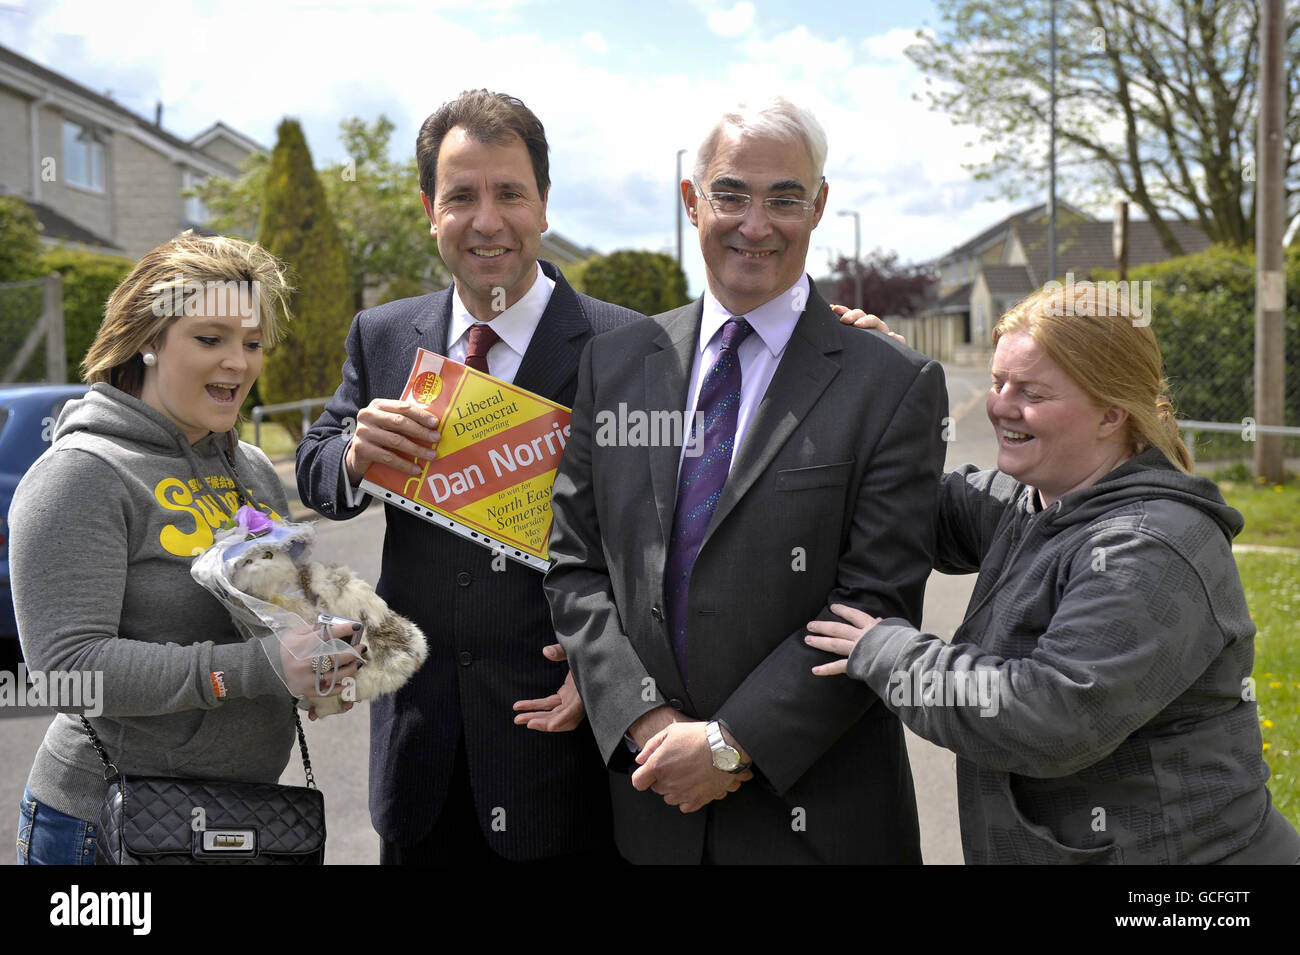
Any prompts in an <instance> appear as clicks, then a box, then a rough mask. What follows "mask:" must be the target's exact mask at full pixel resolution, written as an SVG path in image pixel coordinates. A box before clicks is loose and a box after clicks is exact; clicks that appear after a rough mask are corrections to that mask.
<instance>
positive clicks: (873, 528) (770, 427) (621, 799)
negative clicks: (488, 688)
mask: <svg viewBox="0 0 1300 955" xmlns="http://www.w3.org/2000/svg"><path fill="white" fill-rule="evenodd" d="M701 310H702V306H701V302H700V301H696V302H694V303H692V304H690V305H687V306H685V307H684V308H681V309H677V310H676V311H672V312H667V313H665V314H663V315H659V316H656V317H655V318H653V319H652V320H651V321H650V322H644V323H638V324H635V325H631V326H628V327H625V328H621V329H618V330H617V331H614V332H610V333H609V334H607V335H602V336H600V337H599V338H596V339H593V340H592V342H591V343H590V345H588V347H587V349H586V351H585V352H584V353H583V359H582V367H581V370H580V373H579V386H578V395H577V398H576V399H575V403H574V413H573V430H572V435H571V437H570V440H569V443H568V445H567V447H566V449H565V455H564V460H563V462H562V463H561V466H560V471H559V474H558V475H557V478H556V483H555V493H554V497H553V500H552V507H553V510H554V514H555V520H554V524H553V526H552V535H551V545H550V553H551V558H552V562H553V563H552V567H551V570H550V572H549V573H548V575H547V578H546V590H547V596H548V597H549V599H550V601H551V607H552V614H553V619H554V622H555V629H556V632H557V633H558V634H559V636H560V641H561V642H562V643H563V644H564V647H565V650H566V651H567V653H568V656H569V661H570V665H571V666H572V667H573V671H574V675H575V677H576V679H577V682H578V686H579V689H580V690H581V692H582V696H583V699H584V701H585V702H586V705H587V713H588V716H589V718H590V720H591V723H592V726H593V729H594V730H595V733H596V740H597V743H598V744H599V746H600V749H601V753H602V754H603V756H604V757H605V760H606V761H607V763H608V764H609V766H610V768H611V769H612V770H615V771H620V772H619V774H618V775H617V776H616V778H614V779H613V780H612V781H611V791H612V793H613V799H614V816H615V835H616V839H617V842H618V846H619V849H620V851H621V852H622V853H623V854H624V856H626V857H627V858H629V859H631V860H632V861H634V862H670V863H694V862H699V861H701V859H709V860H712V861H717V862H920V845H919V835H918V827H917V819H916V803H915V797H914V794H913V791H912V778H911V771H910V769H909V767H908V762H907V753H906V750H905V748H904V743H903V734H902V727H901V725H900V724H899V722H898V720H897V719H896V718H895V717H894V716H893V715H892V714H890V713H889V711H888V710H887V709H885V707H884V706H882V705H881V704H880V702H879V700H878V699H877V698H876V696H875V695H874V694H873V693H871V692H870V691H869V690H866V689H864V688H863V687H862V686H861V685H860V684H858V683H857V682H856V681H853V680H847V679H843V678H839V677H835V678H824V677H815V676H813V675H812V673H811V672H810V671H811V668H812V667H813V666H814V665H816V664H818V663H824V662H827V660H828V658H827V656H826V655H825V654H824V653H821V652H818V651H815V650H812V649H810V648H808V647H807V646H806V645H805V644H804V643H803V637H804V634H805V633H806V630H805V629H804V624H806V622H807V621H809V620H811V619H814V618H816V617H823V618H824V617H827V616H829V615H830V614H829V611H828V609H827V606H828V605H829V604H830V603H833V602H842V603H845V604H850V605H853V606H856V607H859V608H861V609H864V610H867V611H869V612H871V613H872V614H875V615H877V616H880V617H889V616H899V617H903V618H906V619H908V620H919V619H920V616H921V603H922V597H923V594H924V589H925V581H926V578H927V576H928V575H929V573H930V568H931V566H932V563H931V553H932V544H933V527H934V509H935V508H934V502H935V494H936V487H937V481H938V478H939V474H940V472H941V469H942V465H943V453H944V444H943V441H942V427H943V419H944V417H945V416H946V415H947V392H946V389H945V386H944V379H943V370H942V368H941V366H940V365H939V364H938V362H935V361H930V360H928V359H926V358H925V357H924V356H922V355H919V354H917V353H916V352H914V351H912V350H911V349H908V348H906V347H904V346H901V345H898V344H896V343H895V342H894V341H893V340H891V339H889V338H888V337H886V336H884V335H881V334H879V333H876V332H862V331H860V330H857V329H851V328H848V327H847V326H843V325H841V324H839V322H838V320H837V319H836V318H835V316H834V315H833V314H832V313H831V311H830V310H829V308H828V307H827V306H826V304H825V302H824V301H823V300H822V299H821V297H820V296H819V295H818V294H817V293H816V290H815V289H814V290H813V293H812V295H811V297H810V301H809V304H808V307H807V309H806V310H805V312H804V314H803V316H802V317H801V318H800V320H799V323H798V324H797V326H796V327H795V331H794V334H793V335H792V336H791V338H790V342H789V344H788V345H787V347H786V351H785V354H784V355H783V357H782V359H781V362H780V364H779V366H778V367H777V370H776V372H775V374H774V376H773V378H772V381H771V384H770V385H769V386H768V389H767V393H766V394H765V395H764V397H763V399H762V402H761V404H760V406H759V407H758V409H757V411H756V413H755V416H754V419H753V421H752V422H751V423H750V425H749V429H748V431H747V433H746V436H745V439H744V441H743V443H742V445H741V446H740V448H739V451H738V454H737V457H736V459H735V461H734V462H733V465H732V468H731V472H730V475H729V477H728V479H727V484H726V486H725V488H724V490H723V494H722V498H721V500H720V502H719V504H718V507H717V509H716V511H715V512H714V515H713V518H712V521H711V524H710V527H709V531H708V534H707V536H706V538H705V540H704V543H703V545H702V547H701V549H700V553H699V557H698V559H697V561H696V563H695V567H694V571H693V573H692V583H691V594H690V606H689V609H688V613H689V624H688V626H689V631H688V643H689V651H688V652H689V663H688V669H689V671H690V674H691V683H690V690H689V692H688V690H687V688H686V687H685V686H684V685H683V683H682V680H681V678H680V676H679V675H678V671H677V666H676V664H675V662H674V659H673V655H672V649H671V642H670V638H669V633H668V624H667V620H666V614H665V612H664V610H663V607H664V599H663V593H664V588H663V572H664V560H665V556H666V553H667V547H668V541H669V539H670V537H671V533H672V520H673V510H674V504H675V495H676V484H677V466H678V460H679V454H680V448H679V447H678V446H658V447H655V446H639V447H630V446H626V443H625V444H624V445H619V444H617V443H616V442H615V443H611V442H608V441H604V440H601V441H597V440H595V439H594V428H595V426H596V425H597V424H598V420H597V416H598V415H600V414H601V413H602V412H604V413H607V414H613V415H615V416H617V415H618V414H619V412H620V405H624V406H625V407H624V409H623V413H624V414H628V413H630V412H631V411H633V410H636V409H641V410H644V411H647V412H650V411H660V412H663V411H672V410H678V411H680V409H681V408H682V407H683V405H684V404H685V402H686V394H687V385H688V378H689V376H690V371H691V364H692V359H693V356H694V354H695V350H696V348H697V342H698V336H699V325H700V316H701ZM643 444H644V443H643ZM663 703H668V704H669V705H671V706H674V707H676V708H677V709H679V710H681V711H682V712H684V713H686V714H687V715H689V716H692V717H695V718H699V719H714V718H717V719H721V720H723V721H725V722H726V723H727V725H728V726H729V728H730V729H731V731H732V732H733V733H734V734H735V736H736V738H737V739H738V740H739V741H740V742H741V744H742V745H743V746H744V747H745V748H746V749H747V750H748V752H749V753H750V755H751V756H752V758H753V761H754V766H755V768H756V771H757V772H758V774H759V775H758V776H757V777H756V778H755V779H754V780H752V781H750V782H747V783H745V784H743V785H742V786H741V787H740V789H739V790H738V791H737V792H735V793H733V794H731V795H729V796H727V797H726V798H725V799H724V800H720V801H716V802H713V803H711V804H710V805H709V806H707V807H706V808H705V809H703V810H701V811H699V812H696V813H692V814H683V813H681V812H680V811H679V810H678V809H676V808H675V807H670V806H668V805H666V804H665V803H664V801H663V799H662V798H661V797H659V796H658V795H656V794H655V793H654V792H652V791H651V792H645V793H638V792H636V791H635V790H634V789H633V788H632V786H631V784H630V782H629V780H628V777H627V776H626V775H625V773H626V771H627V770H628V769H629V768H630V767H629V763H630V759H631V756H630V751H629V750H628V749H627V747H626V746H625V744H624V742H623V736H624V732H625V731H626V730H627V729H628V727H629V726H630V725H631V724H632V723H633V722H634V721H635V720H636V719H637V718H638V717H640V716H641V715H642V714H644V713H646V712H648V711H649V710H650V709H652V708H654V707H656V706H659V705H662V704H663Z"/></svg>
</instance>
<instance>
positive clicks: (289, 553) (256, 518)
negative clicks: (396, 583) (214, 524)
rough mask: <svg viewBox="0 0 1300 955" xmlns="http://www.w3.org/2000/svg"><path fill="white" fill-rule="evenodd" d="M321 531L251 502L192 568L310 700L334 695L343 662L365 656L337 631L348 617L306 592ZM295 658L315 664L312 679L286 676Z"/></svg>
mask: <svg viewBox="0 0 1300 955" xmlns="http://www.w3.org/2000/svg"><path fill="white" fill-rule="evenodd" d="M315 536H316V532H315V528H314V527H313V526H312V525H311V524H299V523H292V522H277V521H272V520H271V519H270V518H269V517H267V516H266V515H265V514H263V513H261V512H260V511H257V510H256V509H254V508H252V507H249V506H247V505H245V506H243V507H241V508H240V509H239V510H238V512H237V513H236V522H235V523H234V524H233V526H230V527H228V528H223V529H222V530H220V531H218V532H217V535H216V540H214V541H213V543H212V545H211V546H210V547H208V548H207V549H206V550H205V551H203V553H201V554H199V555H198V556H197V557H196V558H195V559H194V563H193V564H192V565H191V567H190V575H191V576H192V577H193V578H194V579H195V581H197V582H198V583H199V585H200V586H202V587H203V588H204V589H205V590H207V591H208V592H209V593H211V594H212V595H213V596H214V597H216V598H217V599H218V600H220V601H221V603H222V604H223V605H224V606H225V607H226V608H227V609H228V610H229V611H230V616H231V619H233V620H234V622H235V626H236V628H238V630H239V632H240V633H242V634H243V635H244V637H245V638H246V639H249V640H257V641H258V642H259V643H261V645H262V650H263V652H264V653H265V654H266V657H267V659H268V660H269V661H270V662H271V666H272V667H273V668H274V669H275V672H276V675H277V676H278V677H279V678H280V682H282V683H283V684H284V685H285V688H286V689H287V690H288V691H289V692H290V693H291V694H293V695H294V696H296V697H299V698H300V699H304V698H305V699H308V700H310V698H311V697H313V696H315V697H321V696H326V695H328V694H330V693H331V691H333V690H334V688H335V685H336V683H337V670H338V667H339V666H340V665H342V664H343V663H344V662H346V661H349V660H358V661H359V660H360V659H361V655H360V654H359V653H358V652H357V651H356V649H354V647H353V645H352V644H351V643H349V642H348V641H346V640H341V639H339V638H338V637H336V636H334V635H333V631H334V629H335V627H334V625H335V624H338V623H342V622H343V621H342V620H341V619H340V618H336V617H332V616H330V615H328V614H321V613H318V611H317V610H316V608H315V606H314V605H313V604H312V602H311V601H310V600H309V599H308V597H307V595H306V592H305V591H304V589H303V586H302V582H301V576H300V572H301V569H302V568H303V567H305V566H306V564H307V562H308V561H309V559H310V556H309V555H310V551H311V546H312V544H313V543H314V541H315ZM249 591H254V592H252V593H250V592H249ZM347 623H356V624H357V631H355V632H356V633H357V635H358V636H359V635H360V624H359V623H357V622H355V621H347ZM293 660H296V661H299V662H301V661H304V660H309V661H310V667H309V670H308V672H309V673H310V677H309V679H307V680H306V682H304V681H303V678H302V677H301V675H299V676H298V677H297V678H293V679H291V678H290V677H288V676H286V669H285V668H286V666H287V665H288V664H289V663H290V661H293ZM293 669H294V671H295V673H298V674H301V673H302V672H303V670H304V668H303V667H294V668H293Z"/></svg>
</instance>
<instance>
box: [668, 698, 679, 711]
mask: <svg viewBox="0 0 1300 955" xmlns="http://www.w3.org/2000/svg"><path fill="white" fill-rule="evenodd" d="M668 705H669V706H671V707H672V708H673V709H675V710H680V709H681V708H682V705H683V704H682V701H681V700H669V701H668Z"/></svg>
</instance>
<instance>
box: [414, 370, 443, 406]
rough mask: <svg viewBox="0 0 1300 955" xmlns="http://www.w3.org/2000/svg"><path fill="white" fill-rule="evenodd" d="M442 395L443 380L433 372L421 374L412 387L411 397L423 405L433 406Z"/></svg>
mask: <svg viewBox="0 0 1300 955" xmlns="http://www.w3.org/2000/svg"><path fill="white" fill-rule="evenodd" d="M440 394H442V379H441V378H439V377H438V376H437V375H436V374H434V373H433V372H431V371H426V372H424V373H423V374H421V375H420V376H419V377H418V378H416V379H415V383H414V384H412V385H411V397H412V398H413V399H415V400H416V401H418V402H420V404H422V405H427V404H431V403H432V402H433V400H434V399H435V398H437V397H438V395H440Z"/></svg>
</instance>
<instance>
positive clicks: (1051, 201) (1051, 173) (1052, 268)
mask: <svg viewBox="0 0 1300 955" xmlns="http://www.w3.org/2000/svg"><path fill="white" fill-rule="evenodd" d="M1048 56H1049V62H1050V68H1049V73H1050V75H1049V79H1048V85H1049V87H1050V90H1051V93H1050V98H1051V105H1050V110H1049V111H1050V116H1051V118H1050V121H1049V123H1048V127H1049V129H1048V133H1047V168H1048V175H1047V278H1046V279H1045V280H1044V281H1045V282H1055V281H1056V278H1057V276H1056V0H1052V33H1051V42H1050V52H1049V54H1048Z"/></svg>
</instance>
